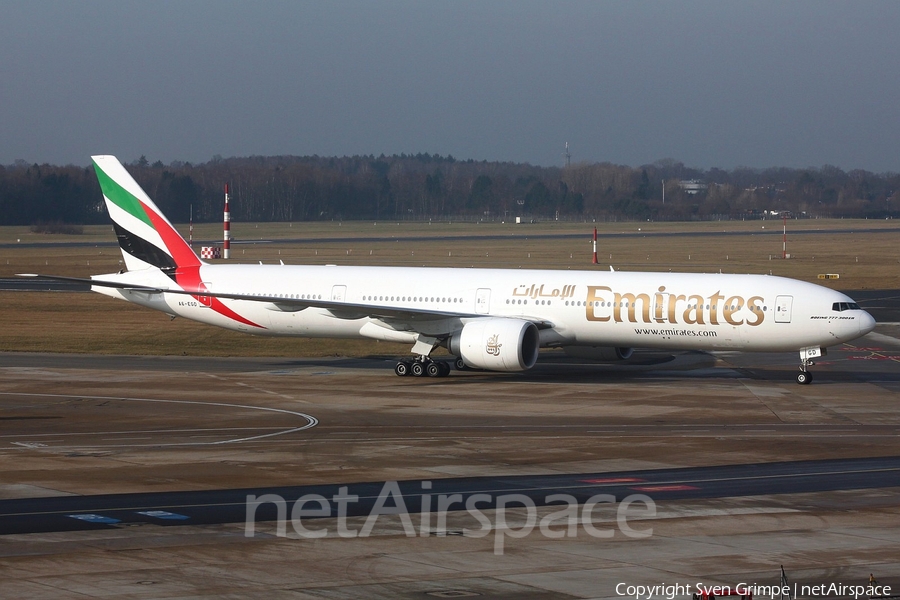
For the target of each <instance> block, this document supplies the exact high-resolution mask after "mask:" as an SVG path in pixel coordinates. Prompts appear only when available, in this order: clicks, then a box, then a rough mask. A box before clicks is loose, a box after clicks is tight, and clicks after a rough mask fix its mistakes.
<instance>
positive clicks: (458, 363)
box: [453, 357, 467, 371]
mask: <svg viewBox="0 0 900 600" xmlns="http://www.w3.org/2000/svg"><path fill="white" fill-rule="evenodd" d="M453 366H454V367H456V370H457V371H465V370H466V368H467V367H466V361H464V360H463V359H462V357H459V358H457V359H456V360H454V361H453Z"/></svg>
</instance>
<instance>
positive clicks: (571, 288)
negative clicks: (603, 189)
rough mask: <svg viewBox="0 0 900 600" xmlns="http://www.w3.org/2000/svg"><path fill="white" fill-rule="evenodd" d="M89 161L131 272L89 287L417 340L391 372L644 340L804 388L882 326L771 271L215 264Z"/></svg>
mask: <svg viewBox="0 0 900 600" xmlns="http://www.w3.org/2000/svg"><path fill="white" fill-rule="evenodd" d="M92 158H93V161H94V167H95V170H96V172H97V177H98V179H99V180H100V187H101V189H102V190H103V196H104V199H105V201H106V207H107V210H108V211H109V216H110V218H111V219H112V221H113V225H114V227H115V231H116V235H117V237H118V240H119V245H120V246H121V249H122V255H123V257H124V261H125V267H126V269H125V270H123V271H120V272H118V273H110V274H107V275H95V276H92V277H91V279H89V280H84V281H89V282H90V283H91V284H92V288H91V289H92V290H94V291H96V292H100V293H103V294H106V295H109V296H113V297H115V298H121V299H123V300H127V301H128V302H134V303H135V304H140V305H141V306H146V307H148V308H153V309H156V310H159V311H162V312H164V313H168V314H169V315H173V316H174V315H177V316H181V317H185V318H187V319H193V320H195V321H201V322H203V323H208V324H210V325H218V326H220V327H225V328H228V329H234V330H237V331H244V332H247V333H255V334H259V335H281V336H304V337H330V338H370V339H375V340H385V341H391V342H404V343H408V344H411V345H412V354H413V357H412V358H408V359H404V360H401V361H399V362H398V363H397V364H396V367H395V372H396V373H397V375H407V374H412V375H416V376H422V375H428V376H432V377H440V376H445V375H447V374H448V373H449V372H450V364H449V363H447V362H445V361H440V360H432V359H431V358H430V355H431V353H432V351H433V350H434V349H435V348H437V347H439V346H443V347H445V348H447V349H448V350H449V351H450V353H451V354H452V355H453V356H454V357H456V359H455V361H454V362H455V365H456V367H457V368H467V367H471V368H477V369H485V370H491V371H524V370H526V369H530V368H531V367H532V366H534V364H535V362H536V361H537V358H538V350H539V349H540V348H545V347H562V348H564V349H566V350H567V351H568V352H569V353H570V354H573V355H576V356H590V357H593V358H596V359H601V360H621V359H626V358H628V357H629V356H630V355H631V352H632V348H635V347H639V348H659V349H672V350H684V349H689V350H710V351H714V350H742V351H753V352H782V351H792V352H797V351H799V353H800V372H799V373H798V375H797V382H798V383H801V384H806V383H809V382H810V381H811V380H812V374H811V373H810V372H809V370H808V366H809V365H811V364H813V363H812V361H813V359H815V358H817V357H820V356H822V355H824V354H825V350H826V348H827V347H828V346H834V345H836V344H841V343H844V342H849V341H851V340H854V339H856V338H858V337H860V336H863V335H865V334H867V333H868V332H870V331H872V329H873V328H874V327H875V320H874V319H873V318H872V317H871V316H870V315H869V314H868V313H867V312H865V311H863V310H861V309H860V308H859V306H858V305H857V304H856V303H855V302H854V301H853V300H852V299H851V298H848V297H847V296H845V295H844V294H841V293H839V292H836V291H833V290H830V289H828V288H824V287H822V286H819V285H815V284H812V283H807V282H803V281H797V280H794V279H786V278H783V277H772V276H767V275H727V274H693V273H626V272H615V271H613V270H612V269H610V271H608V272H607V271H563V270H559V271H553V270H524V269H522V270H519V269H514V270H513V269H457V268H410V267H354V266H341V267H339V266H333V265H324V266H288V265H284V264H280V265H262V264H260V265H241V264H207V263H205V262H203V261H202V260H200V259H199V258H198V257H197V255H196V254H195V253H194V251H193V250H192V249H191V248H190V246H189V245H188V244H187V243H186V242H185V241H184V239H183V238H182V237H181V236H180V235H179V234H178V232H177V231H176V230H175V228H174V227H173V226H172V224H171V223H170V222H169V221H168V220H167V219H166V217H165V216H164V215H163V214H162V213H161V212H160V210H159V208H157V206H156V205H155V204H154V203H153V201H152V200H151V199H150V198H149V197H148V196H147V194H146V193H145V192H144V190H142V189H141V188H140V186H139V185H138V184H137V182H135V180H134V179H133V178H132V177H131V175H130V174H129V173H128V171H126V170H125V168H124V167H123V166H122V164H121V163H120V162H119V161H118V160H117V159H116V158H115V157H114V156H94V157H92ZM32 276H35V277H47V276H42V275H32ZM53 278H54V279H75V278H66V277H59V278H57V277H53Z"/></svg>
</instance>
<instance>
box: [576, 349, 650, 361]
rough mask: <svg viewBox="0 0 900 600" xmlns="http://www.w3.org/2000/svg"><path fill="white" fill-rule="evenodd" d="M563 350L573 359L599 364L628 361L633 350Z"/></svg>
mask: <svg viewBox="0 0 900 600" xmlns="http://www.w3.org/2000/svg"><path fill="white" fill-rule="evenodd" d="M563 350H564V351H565V353H566V354H568V355H569V356H571V357H573V358H585V359H587V360H596V361H599V362H615V361H617V360H628V359H629V358H631V355H632V354H634V348H615V347H613V346H563Z"/></svg>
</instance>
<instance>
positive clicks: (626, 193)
mask: <svg viewBox="0 0 900 600" xmlns="http://www.w3.org/2000/svg"><path fill="white" fill-rule="evenodd" d="M128 170H129V171H130V172H131V173H132V175H133V176H134V178H135V179H136V180H137V181H138V183H140V184H141V186H142V187H143V188H144V189H145V190H146V191H147V193H148V194H149V195H150V197H151V198H153V200H154V201H155V202H156V203H157V204H158V205H159V206H160V208H161V209H162V210H163V211H164V212H165V213H166V214H167V215H168V216H169V218H170V219H171V220H173V221H176V222H186V221H187V220H188V218H189V216H190V213H191V211H192V210H193V217H194V220H195V221H198V222H203V221H217V220H220V219H221V217H222V195H223V184H224V183H225V182H229V183H230V184H231V195H232V206H231V210H232V215H233V218H234V219H237V220H242V221H307V220H337V219H345V220H353V219H375V220H379V219H384V220H413V219H447V218H453V219H461V218H469V219H490V220H503V219H511V218H513V217H516V216H521V217H524V218H536V219H551V218H559V219H579V220H580V219H587V220H594V219H596V220H612V219H640V220H646V219H652V220H696V219H710V218H754V217H758V216H761V215H763V214H764V213H765V211H790V212H791V213H793V214H794V215H795V216H801V215H806V216H819V217H869V218H884V217H889V216H894V214H895V213H896V212H898V209H900V207H898V205H900V174H897V173H884V174H876V173H871V172H868V171H862V170H854V171H849V172H845V171H843V170H841V169H839V168H837V167H833V166H824V167H821V168H809V169H786V168H772V169H763V170H761V169H750V168H737V169H733V170H730V171H725V170H722V169H710V170H707V171H703V170H699V169H692V168H689V167H686V166H685V165H684V164H682V163H680V162H676V161H673V160H661V161H658V162H656V163H654V164H652V165H644V166H641V167H637V168H634V167H629V166H623V165H614V164H610V163H592V164H588V163H581V164H575V165H571V166H569V167H565V168H559V167H538V166H533V165H529V164H523V163H508V162H486V161H482V162H478V161H473V160H456V159H454V158H453V157H452V156H446V157H444V156H439V155H432V154H416V155H406V154H400V155H394V156H384V155H382V156H378V157H375V156H372V155H369V156H350V157H320V156H305V157H295V156H274V157H262V156H252V157H246V158H228V159H223V158H221V157H219V156H216V157H214V158H213V159H212V160H210V161H209V162H206V163H203V164H190V163H185V162H173V163H171V164H169V165H164V164H163V163H161V162H159V161H157V162H155V163H150V162H149V161H148V160H147V159H146V158H145V157H141V158H140V159H138V160H136V161H134V162H133V163H131V164H130V165H128ZM686 180H700V181H702V182H703V183H704V184H705V189H702V190H701V191H699V193H690V190H688V189H685V187H684V186H683V184H682V183H681V182H682V181H686ZM663 190H665V192H664V191H663ZM39 222H64V223H81V224H89V223H104V222H106V214H105V209H104V207H103V203H102V198H101V195H100V189H99V186H98V184H97V180H96V177H95V175H94V172H93V168H90V167H89V168H84V167H77V166H71V165H69V166H54V165H47V164H44V165H37V164H33V165H28V164H23V163H22V162H21V161H17V163H16V164H13V165H9V166H6V167H4V166H0V225H32V224H35V223H39Z"/></svg>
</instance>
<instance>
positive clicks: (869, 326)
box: [859, 311, 875, 335]
mask: <svg viewBox="0 0 900 600" xmlns="http://www.w3.org/2000/svg"><path fill="white" fill-rule="evenodd" d="M873 329H875V319H874V318H873V317H872V315H870V314H869V313H867V312H866V311H863V314H862V315H861V316H860V318H859V333H860V334H861V335H866V334H867V333H869V332H870V331H872V330H873Z"/></svg>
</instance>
